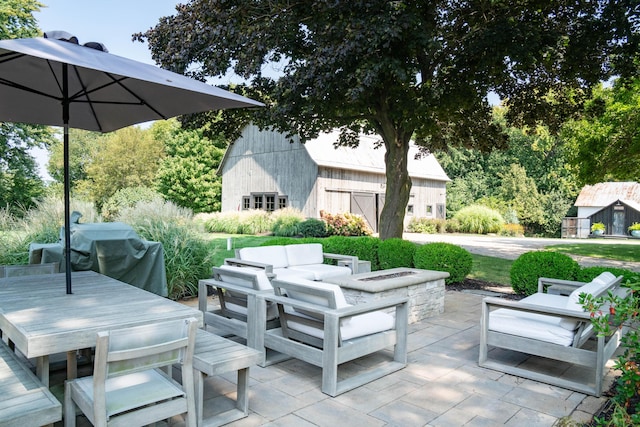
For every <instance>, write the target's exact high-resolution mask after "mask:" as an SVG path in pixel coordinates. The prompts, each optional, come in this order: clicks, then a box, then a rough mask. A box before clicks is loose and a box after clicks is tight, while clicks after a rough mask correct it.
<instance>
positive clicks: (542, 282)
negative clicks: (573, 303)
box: [538, 277, 587, 293]
mask: <svg viewBox="0 0 640 427" xmlns="http://www.w3.org/2000/svg"><path fill="white" fill-rule="evenodd" d="M586 284H587V283H586V282H578V281H575V280H562V279H552V278H549V277H540V278H539V279H538V292H540V293H544V292H545V288H547V287H549V286H553V285H562V286H567V287H570V288H574V289H577V288H579V287H580V286H582V285H586Z"/></svg>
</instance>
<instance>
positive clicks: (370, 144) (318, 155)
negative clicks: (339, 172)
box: [304, 131, 450, 181]
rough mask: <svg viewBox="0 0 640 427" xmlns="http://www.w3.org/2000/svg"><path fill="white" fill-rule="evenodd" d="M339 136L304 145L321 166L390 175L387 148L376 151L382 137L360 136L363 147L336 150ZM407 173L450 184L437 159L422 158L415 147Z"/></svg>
mask: <svg viewBox="0 0 640 427" xmlns="http://www.w3.org/2000/svg"><path fill="white" fill-rule="evenodd" d="M338 136H339V131H334V132H330V133H323V134H320V136H318V138H315V139H311V140H308V141H307V142H306V143H305V144H304V146H305V148H306V150H307V152H308V153H309V156H310V157H311V159H312V160H313V161H314V162H315V163H316V164H317V165H318V166H323V167H329V168H336V169H345V170H358V171H363V172H372V173H379V174H383V175H384V174H385V173H386V168H385V163H384V153H385V150H384V147H380V148H375V147H376V146H378V145H379V142H380V137H379V136H375V135H360V143H359V145H358V147H356V148H351V147H335V146H334V143H335V142H336V141H338ZM407 169H408V171H409V176H411V177H412V178H425V179H432V180H436V181H450V179H449V177H448V176H447V174H446V173H445V171H444V169H442V166H440V163H438V160H437V159H436V158H435V156H434V155H433V154H429V155H421V154H420V150H419V148H418V147H417V146H416V145H414V144H413V143H412V144H411V146H410V147H409V158H408V165H407Z"/></svg>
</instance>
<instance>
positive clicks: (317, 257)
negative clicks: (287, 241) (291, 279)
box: [284, 243, 324, 267]
mask: <svg viewBox="0 0 640 427" xmlns="http://www.w3.org/2000/svg"><path fill="white" fill-rule="evenodd" d="M284 248H285V250H286V252H287V261H288V262H289V267H293V266H298V265H307V264H322V263H323V262H324V255H323V254H322V244H320V243H303V244H301V245H287V246H285V247H284Z"/></svg>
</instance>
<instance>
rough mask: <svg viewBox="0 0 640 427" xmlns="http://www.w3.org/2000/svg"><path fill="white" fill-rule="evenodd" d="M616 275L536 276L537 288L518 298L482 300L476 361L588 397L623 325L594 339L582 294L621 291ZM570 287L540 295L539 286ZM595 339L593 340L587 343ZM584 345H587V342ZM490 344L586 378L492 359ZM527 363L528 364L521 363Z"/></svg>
mask: <svg viewBox="0 0 640 427" xmlns="http://www.w3.org/2000/svg"><path fill="white" fill-rule="evenodd" d="M621 280H622V276H619V277H615V276H614V275H613V274H611V273H607V272H605V273H602V274H601V275H600V276H598V277H597V278H596V279H594V280H593V281H591V282H589V283H581V282H568V281H558V280H555V279H541V280H540V281H539V292H538V293H535V294H533V295H530V296H528V297H526V298H524V299H522V300H520V301H508V300H503V299H500V298H485V299H484V300H483V301H482V318H481V322H480V328H481V329H480V354H479V362H478V363H479V365H480V366H482V367H486V368H491V369H495V370H498V371H501V372H505V373H508V374H512V375H516V376H519V377H523V378H529V379H531V380H534V381H540V382H544V383H548V384H552V385H555V386H558V387H562V388H566V389H570V390H575V391H579V392H581V393H586V394H590V395H594V396H600V394H601V393H602V385H603V377H604V375H605V373H606V372H605V365H606V363H607V361H608V360H609V358H610V357H611V356H612V355H613V353H614V352H615V350H616V349H617V347H618V345H619V343H620V338H621V337H622V335H623V334H624V333H626V328H621V329H617V330H616V331H615V332H614V333H613V334H612V335H611V336H608V337H603V336H597V337H594V330H593V328H592V326H591V317H590V314H589V313H587V312H585V311H584V310H583V309H582V306H581V305H580V304H579V303H578V298H579V296H580V294H582V293H588V294H592V295H594V296H596V297H597V296H601V295H606V294H607V292H615V293H624V292H626V290H625V289H622V288H619V285H620V282H621ZM553 286H559V287H561V288H562V289H565V290H566V287H567V286H569V287H571V286H572V287H573V289H574V290H573V291H572V292H571V293H570V294H569V295H568V296H565V295H557V294H549V293H545V292H544V290H545V289H549V288H551V287H553ZM590 340H591V341H595V342H593V343H591V342H589V343H588V341H590ZM587 343H588V344H587ZM490 347H495V348H501V349H505V350H510V351H516V352H520V353H524V354H527V355H533V356H542V357H546V358H549V359H553V360H557V361H563V362H568V363H572V364H575V365H578V366H583V367H586V368H588V371H589V372H590V374H589V375H588V376H584V377H582V376H581V377H580V378H576V379H570V378H561V377H559V376H557V375H555V374H552V373H545V372H541V371H539V370H537V369H536V368H535V367H533V366H534V365H533V364H531V365H527V364H526V363H525V364H521V365H515V364H513V363H509V362H504V361H501V360H500V359H499V358H492V357H491V356H492V352H491V351H489V348H490ZM527 366H532V367H527Z"/></svg>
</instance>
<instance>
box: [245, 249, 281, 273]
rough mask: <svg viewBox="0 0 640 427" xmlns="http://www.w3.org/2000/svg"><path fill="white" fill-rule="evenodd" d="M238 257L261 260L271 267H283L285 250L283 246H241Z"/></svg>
mask: <svg viewBox="0 0 640 427" xmlns="http://www.w3.org/2000/svg"><path fill="white" fill-rule="evenodd" d="M238 254H239V255H240V259H243V260H245V261H253V262H261V263H263V264H271V265H272V266H273V268H285V267H287V266H288V265H289V263H288V262H287V252H286V251H285V249H284V246H260V247H257V248H242V249H239V250H238Z"/></svg>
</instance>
